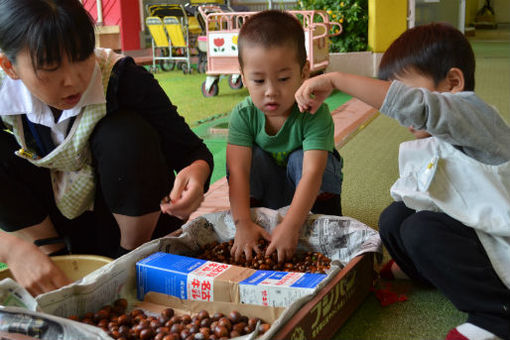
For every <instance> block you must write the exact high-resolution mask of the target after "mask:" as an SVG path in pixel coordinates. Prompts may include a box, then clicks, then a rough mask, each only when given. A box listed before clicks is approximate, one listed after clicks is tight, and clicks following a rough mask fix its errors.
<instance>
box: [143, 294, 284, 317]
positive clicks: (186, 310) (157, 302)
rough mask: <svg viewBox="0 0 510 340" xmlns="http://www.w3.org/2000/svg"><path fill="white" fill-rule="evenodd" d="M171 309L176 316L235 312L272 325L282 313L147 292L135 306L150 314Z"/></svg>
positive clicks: (241, 305)
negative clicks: (206, 312) (203, 312)
mask: <svg viewBox="0 0 510 340" xmlns="http://www.w3.org/2000/svg"><path fill="white" fill-rule="evenodd" d="M168 307H171V308H173V309H174V312H175V313H176V314H178V315H179V314H195V313H198V312H200V311H201V310H203V309H205V310H206V311H208V312H209V314H214V313H216V312H220V313H223V314H225V315H228V314H229V313H230V312H232V311H234V310H236V311H238V312H239V313H241V314H242V315H246V316H247V317H256V318H259V319H261V320H264V321H265V322H268V323H273V322H274V321H275V320H277V319H278V318H279V317H280V315H281V314H282V313H283V311H284V310H285V308H283V307H269V306H259V305H248V304H238V303H230V302H223V301H214V302H207V301H193V300H181V299H179V298H176V297H175V296H171V295H166V294H161V293H155V292H149V293H147V294H146V295H145V298H144V301H142V302H140V303H139V304H138V305H137V308H141V309H144V310H147V311H149V312H152V313H157V314H159V313H161V311H162V310H163V309H165V308H168Z"/></svg>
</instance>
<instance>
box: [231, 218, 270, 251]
mask: <svg viewBox="0 0 510 340" xmlns="http://www.w3.org/2000/svg"><path fill="white" fill-rule="evenodd" d="M261 238H265V239H266V240H268V241H271V235H269V233H268V232H267V231H266V230H265V229H264V228H262V227H261V226H259V225H258V224H256V223H255V222H253V221H252V220H247V221H244V222H237V223H236V235H235V237H234V244H233V245H232V250H231V251H230V254H231V255H232V256H234V259H235V260H236V261H238V260H239V259H240V257H241V254H242V253H243V251H244V255H245V256H246V260H248V261H249V260H251V258H252V252H253V251H254V252H255V253H256V254H258V253H259V252H260V250H259V247H258V240H259V239H261Z"/></svg>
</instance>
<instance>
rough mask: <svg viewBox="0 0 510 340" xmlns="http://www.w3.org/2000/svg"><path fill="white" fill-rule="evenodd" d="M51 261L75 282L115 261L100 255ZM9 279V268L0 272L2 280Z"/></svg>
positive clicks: (58, 257) (69, 257)
mask: <svg viewBox="0 0 510 340" xmlns="http://www.w3.org/2000/svg"><path fill="white" fill-rule="evenodd" d="M51 259H52V260H53V262H55V264H56V265H57V266H58V267H59V268H60V269H62V271H63V272H64V273H65V274H66V275H67V277H68V278H69V280H71V281H73V282H74V281H77V280H79V279H81V278H82V277H84V276H85V275H87V274H89V273H92V272H93V271H94V270H96V269H98V268H101V267H102V266H104V265H105V264H108V263H110V262H112V261H113V260H112V259H111V258H109V257H105V256H98V255H62V256H52V257H51ZM7 277H10V278H11V279H12V274H11V271H10V270H9V268H4V269H3V270H0V280H3V279H5V278H7Z"/></svg>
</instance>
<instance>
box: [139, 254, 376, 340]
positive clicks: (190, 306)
mask: <svg viewBox="0 0 510 340" xmlns="http://www.w3.org/2000/svg"><path fill="white" fill-rule="evenodd" d="M373 266H374V253H366V254H363V255H360V256H357V257H355V258H354V259H353V260H351V262H349V264H348V265H347V266H346V267H345V268H343V269H342V270H341V271H340V272H338V274H337V275H336V276H335V277H334V278H333V279H332V280H331V281H330V282H328V284H327V285H326V286H324V288H323V289H322V290H321V291H320V292H319V293H318V294H317V295H316V296H315V297H313V298H312V299H311V300H310V301H308V302H307V303H306V304H304V305H303V306H302V307H301V308H300V309H299V310H298V311H297V312H295V313H292V314H291V315H290V316H289V315H286V314H285V310H284V309H283V308H279V307H269V306H268V307H266V306H252V305H242V304H235V303H227V302H208V303H207V302H203V301H189V300H188V301H184V300H183V301H179V300H178V299H175V298H173V297H171V296H165V295H163V294H157V293H149V294H147V295H146V297H145V301H143V302H141V303H140V304H139V305H138V306H137V307H140V308H144V309H146V310H150V311H153V312H160V311H161V310H162V309H163V308H165V307H167V306H168V307H172V308H176V309H177V310H178V311H187V313H190V312H191V313H196V312H198V311H200V310H201V309H206V310H208V311H209V312H210V313H211V312H216V311H220V312H222V313H228V312H230V311H232V310H234V309H236V310H239V311H240V312H241V313H245V314H246V315H249V316H258V317H260V318H261V319H263V320H264V321H266V322H270V323H272V322H273V321H275V320H276V322H282V323H283V324H281V325H279V326H278V328H277V330H276V332H272V331H271V330H270V332H271V333H270V334H269V333H268V334H267V335H268V336H269V337H266V336H264V337H263V338H264V339H272V340H273V339H274V340H281V339H295V340H305V339H306V340H322V339H331V338H332V337H333V336H334V335H335V333H336V332H337V331H338V330H339V329H340V327H341V326H342V325H343V324H344V323H345V322H346V321H347V319H348V318H349V317H350V316H351V314H352V313H353V312H354V311H355V310H356V309H357V308H358V306H359V305H360V304H361V303H362V302H363V300H364V299H365V298H366V297H367V295H368V294H369V293H370V289H371V288H372V287H373V282H374V279H375V272H374V269H373ZM258 308H263V309H261V310H259V309H258ZM264 308H266V309H264ZM260 313H262V314H260ZM279 318H280V319H279ZM282 319H283V320H282Z"/></svg>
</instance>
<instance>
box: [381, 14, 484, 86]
mask: <svg viewBox="0 0 510 340" xmlns="http://www.w3.org/2000/svg"><path fill="white" fill-rule="evenodd" d="M452 67H457V68H459V69H460V70H461V71H462V73H464V82H465V85H464V90H466V91H473V90H474V88H475V56H474V53H473V49H472V48H471V44H470V43H469V41H468V40H467V39H466V37H465V36H464V35H463V34H462V33H461V32H460V31H459V30H457V29H456V28H455V27H453V26H451V25H449V24H445V23H432V24H428V25H422V26H417V27H414V28H411V29H409V30H407V31H406V32H404V33H402V35H401V36H400V37H398V38H397V39H396V40H395V41H394V42H393V43H392V44H391V45H390V47H389V48H388V50H387V51H386V52H385V53H384V55H383V57H382V59H381V63H380V65H379V74H378V77H379V78H380V79H384V80H389V79H394V78H395V77H398V76H402V75H404V74H405V73H406V72H409V71H416V72H419V73H421V74H423V75H425V76H429V77H432V79H433V80H434V83H435V85H438V84H439V83H440V82H441V81H442V80H444V79H445V78H446V75H447V74H448V71H449V70H450V69H451V68H452Z"/></svg>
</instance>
